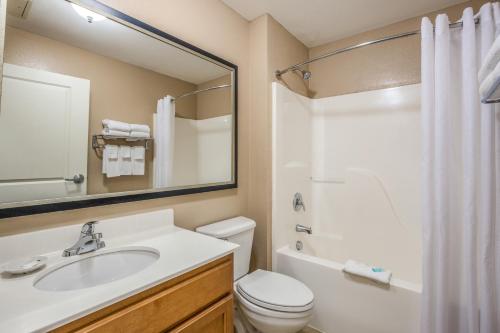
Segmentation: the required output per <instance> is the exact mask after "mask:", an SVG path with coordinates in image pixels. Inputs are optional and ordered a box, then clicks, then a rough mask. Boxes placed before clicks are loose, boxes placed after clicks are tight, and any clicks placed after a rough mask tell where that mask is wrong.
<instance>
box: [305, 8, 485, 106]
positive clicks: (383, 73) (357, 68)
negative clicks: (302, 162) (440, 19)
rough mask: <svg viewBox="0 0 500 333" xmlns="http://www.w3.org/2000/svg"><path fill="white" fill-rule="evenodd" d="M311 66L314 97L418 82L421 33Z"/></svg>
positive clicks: (410, 24)
mask: <svg viewBox="0 0 500 333" xmlns="http://www.w3.org/2000/svg"><path fill="white" fill-rule="evenodd" d="M485 2H486V1H484V0H475V1H467V2H464V3H462V4H459V5H456V6H452V7H449V8H446V9H443V10H439V11H436V12H432V13H429V14H426V15H422V16H418V17H415V18H412V19H409V20H405V21H401V22H398V23H395V24H391V25H388V26H385V27H382V28H380V29H375V30H371V31H368V32H364V33H361V34H358V35H355V36H351V37H348V38H344V39H341V40H338V41H335V42H333V43H328V44H325V45H321V46H318V47H314V48H311V49H310V50H309V57H310V58H313V57H316V56H318V55H321V54H324V53H327V52H329V51H332V50H336V49H339V48H343V47H346V46H350V45H355V44H358V43H361V42H365V41H368V40H373V39H377V38H381V37H384V36H388V35H392V34H397V33H401V32H407V31H413V30H418V29H420V21H421V18H422V17H423V16H429V17H430V18H431V19H434V18H435V16H436V15H437V14H439V13H447V14H448V16H449V18H450V21H456V20H458V19H459V18H460V17H461V16H462V11H463V10H464V9H465V8H466V7H470V6H473V7H474V10H475V11H477V10H479V7H480V6H481V5H482V4H483V3H485ZM309 69H310V70H311V71H312V77H311V79H310V83H309V88H310V95H311V96H312V97H314V98H321V97H327V96H336V95H342V94H348V93H353V92H359V91H365V90H374V89H383V88H388V87H395V86H401V85H407V84H414V83H418V82H420V35H415V36H411V37H406V38H400V39H397V40H393V41H388V42H384V43H381V44H377V45H371V46H368V47H364V48H360V49H356V50H352V51H349V52H346V53H341V54H338V55H335V56H333V57H330V58H327V59H324V60H320V61H317V62H314V63H311V64H310V65H309Z"/></svg>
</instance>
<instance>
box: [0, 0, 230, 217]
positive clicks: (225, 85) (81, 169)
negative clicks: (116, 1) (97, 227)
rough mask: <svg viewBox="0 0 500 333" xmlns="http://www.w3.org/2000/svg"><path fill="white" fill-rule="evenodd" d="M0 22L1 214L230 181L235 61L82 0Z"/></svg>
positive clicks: (34, 2)
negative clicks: (1, 40) (1, 31)
mask: <svg viewBox="0 0 500 333" xmlns="http://www.w3.org/2000/svg"><path fill="white" fill-rule="evenodd" d="M5 22H6V27H5V45H4V63H3V76H2V89H1V108H0V156H1V157H0V161H1V163H0V218H1V217H9V216H19V215H26V214H32V213H40V212H49V211H56V210H64V209H74V208H80V207H88V206H94V205H102V204H109V203H118V202H126V201H135V200H143V199H150V198H158V197H165V196H172V195H181V194H188V193H197V192H206V191H212V190H219V189H227V188H234V187H236V104H237V102H236V96H237V67H236V66H235V65H233V64H231V63H229V62H227V61H225V60H223V59H221V58H218V57H217V56H214V55H212V54H209V53H207V52H205V51H203V50H201V49H198V48H197V47H195V46H192V45H190V44H188V43H185V42H183V41H181V40H179V39H177V38H175V37H173V36H171V35H168V34H166V33H164V32H162V31H159V30H157V29H155V28H153V27H151V26H149V25H147V24H145V23H143V22H140V21H138V20H136V19H134V18H131V17H129V16H127V15H124V14H122V13H120V12H117V11H115V10H114V9H112V8H109V7H107V6H105V5H103V4H101V3H99V2H96V1H93V0H91V1H89V0H84V1H65V0H8V1H7V13H6V21H5Z"/></svg>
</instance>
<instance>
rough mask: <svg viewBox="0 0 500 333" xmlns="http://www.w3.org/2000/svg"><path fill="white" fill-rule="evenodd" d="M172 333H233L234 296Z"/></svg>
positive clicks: (224, 299) (222, 300) (223, 300)
mask: <svg viewBox="0 0 500 333" xmlns="http://www.w3.org/2000/svg"><path fill="white" fill-rule="evenodd" d="M170 333H233V296H232V295H229V296H227V297H225V298H223V299H221V300H220V301H219V302H217V303H215V304H214V305H212V306H211V307H209V308H208V309H206V310H205V311H203V312H201V313H200V314H198V315H197V316H194V317H193V318H191V319H189V320H188V321H186V322H185V323H183V324H181V325H179V326H178V327H176V328H174V329H173V330H171V331H170Z"/></svg>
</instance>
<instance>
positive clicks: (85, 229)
mask: <svg viewBox="0 0 500 333" xmlns="http://www.w3.org/2000/svg"><path fill="white" fill-rule="evenodd" d="M97 223H98V222H97V221H90V222H87V223H85V224H84V225H83V226H82V231H81V233H82V234H83V235H86V236H90V235H92V234H94V229H95V227H94V225H95V224H97Z"/></svg>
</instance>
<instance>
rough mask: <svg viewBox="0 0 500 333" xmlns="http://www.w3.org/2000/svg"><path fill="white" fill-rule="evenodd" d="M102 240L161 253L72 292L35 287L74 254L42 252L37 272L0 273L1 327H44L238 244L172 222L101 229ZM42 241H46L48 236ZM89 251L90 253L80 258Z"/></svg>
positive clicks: (109, 246) (23, 329)
mask: <svg viewBox="0 0 500 333" xmlns="http://www.w3.org/2000/svg"><path fill="white" fill-rule="evenodd" d="M110 225H111V224H110ZM98 231H99V230H98ZM74 236H75V237H77V236H78V234H75V235H74ZM103 240H104V241H105V242H106V247H105V250H108V249H113V248H119V247H126V246H146V247H152V248H154V249H156V250H158V251H159V252H160V257H159V259H158V260H157V261H156V262H154V263H153V264H152V265H150V266H148V267H147V268H145V269H144V270H142V271H139V272H137V273H135V274H133V275H130V276H128V277H125V278H123V279H121V280H117V281H113V282H110V283H106V284H102V285H99V286H95V287H91V288H85V289H79V290H72V291H42V290H38V289H36V288H34V287H33V282H34V281H35V280H36V278H37V277H38V276H40V275H41V274H44V272H46V271H48V270H50V269H51V267H54V265H58V264H60V263H62V262H64V261H73V260H74V259H75V257H69V258H64V257H62V256H61V251H62V248H61V249H60V250H58V251H54V252H50V253H45V254H43V255H45V256H47V257H48V263H47V266H46V267H45V268H43V269H41V270H40V271H37V272H35V273H33V274H28V275H21V276H13V277H9V276H8V275H5V274H3V275H2V276H1V277H0V332H9V333H15V332H45V331H47V330H50V329H53V328H55V327H58V326H61V325H63V324H66V323H68V322H71V321H73V320H75V319H78V318H80V317H83V316H85V315H87V314H89V313H92V312H94V311H96V310H99V309H101V308H103V307H106V306H107V305H110V304H112V303H116V302H117V301H120V300H122V299H125V298H127V297H129V296H131V295H134V294H137V293H139V292H141V291H143V290H146V289H149V288H151V287H152V286H155V285H158V284H160V283H162V282H165V281H167V280H169V279H172V278H174V277H176V276H179V275H182V274H183V273H186V272H188V271H190V270H193V269H195V268H197V267H200V266H202V265H204V264H206V263H208V262H210V261H213V260H216V259H218V258H221V257H223V256H225V255H227V254H229V253H231V252H233V251H234V250H235V249H236V248H237V247H238V245H236V244H233V243H230V242H227V241H223V240H219V239H215V238H211V237H208V236H204V235H202V234H198V233H195V232H192V231H188V230H185V229H182V228H178V227H175V226H174V225H166V226H160V227H159V226H158V225H155V226H154V228H151V229H146V230H144V228H143V230H141V231H140V232H137V230H136V231H135V232H134V233H133V234H123V233H122V234H121V235H120V237H115V238H106V234H105V233H104V232H103ZM46 241H47V242H50V239H47V240H46ZM1 242H2V239H1V238H0V243H1ZM23 243H24V242H23ZM1 245H2V244H0V250H1V247H2V246H1ZM18 245H19V246H23V244H18ZM12 251H15V249H12ZM99 251H100V250H99ZM39 254H41V253H39ZM94 254H95V253H94ZM91 255H93V253H90V254H86V255H81V256H79V257H81V258H84V257H86V256H91Z"/></svg>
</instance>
